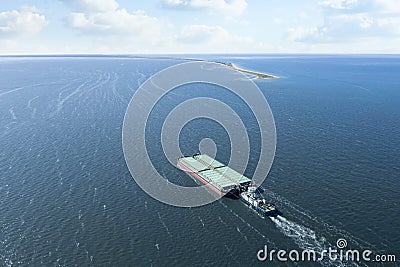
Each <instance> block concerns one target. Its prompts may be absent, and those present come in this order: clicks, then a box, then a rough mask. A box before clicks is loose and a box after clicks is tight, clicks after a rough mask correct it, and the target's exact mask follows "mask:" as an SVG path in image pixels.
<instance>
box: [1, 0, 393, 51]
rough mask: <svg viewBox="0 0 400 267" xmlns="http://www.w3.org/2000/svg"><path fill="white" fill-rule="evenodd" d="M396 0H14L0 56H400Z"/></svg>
mask: <svg viewBox="0 0 400 267" xmlns="http://www.w3.org/2000/svg"><path fill="white" fill-rule="evenodd" d="M399 25H400V0H296V1H294V0H142V1H138V0H136V1H132V0H36V1H35V0H13V1H5V0H2V1H1V2H0V54H3V55H11V54H91V53H94V54H98V53H101V54H140V53H146V54H152V53H158V54H165V53H175V54H179V53H191V54H200V53H356V54H364V53H375V54H381V53H391V54H396V53H400V27H399Z"/></svg>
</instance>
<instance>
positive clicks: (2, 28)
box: [0, 6, 48, 39]
mask: <svg viewBox="0 0 400 267" xmlns="http://www.w3.org/2000/svg"><path fill="white" fill-rule="evenodd" d="M47 23H48V22H47V20H46V18H45V16H44V15H42V14H40V12H39V10H38V9H37V8H35V7H28V6H25V7H22V8H20V9H19V10H11V11H4V12H1V13H0V38H2V39H10V38H19V37H29V36H33V35H35V34H37V33H38V32H40V31H41V30H42V29H43V28H44V27H45V26H46V25H47Z"/></svg>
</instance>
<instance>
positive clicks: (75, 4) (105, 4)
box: [61, 0, 119, 12]
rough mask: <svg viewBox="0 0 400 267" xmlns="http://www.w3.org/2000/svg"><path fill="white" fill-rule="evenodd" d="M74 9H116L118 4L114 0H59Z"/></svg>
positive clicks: (94, 10) (87, 10) (91, 10)
mask: <svg viewBox="0 0 400 267" xmlns="http://www.w3.org/2000/svg"><path fill="white" fill-rule="evenodd" d="M61 1H62V2H64V3H65V4H66V5H67V6H69V7H70V8H72V9H73V10H75V11H82V12H106V11H113V10H116V9H117V8H118V7H119V5H118V3H117V2H116V1H115V0H61Z"/></svg>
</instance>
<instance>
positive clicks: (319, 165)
mask: <svg viewBox="0 0 400 267" xmlns="http://www.w3.org/2000/svg"><path fill="white" fill-rule="evenodd" d="M182 57H190V58H200V59H206V60H212V61H223V62H232V63H234V64H236V65H237V66H240V67H242V68H245V69H249V70H254V71H259V72H264V73H270V74H274V75H277V76H279V78H278V79H267V80H255V83H256V84H257V85H258V87H259V88H260V90H261V91H262V93H263V94H264V95H265V97H266V99H267V100H268V103H269V105H270V107H271V110H272V113H273V115H274V118H275V124H276V130H277V148H276V155H275V160H274V163H273V166H272V169H271V171H270V173H269V175H268V177H267V179H266V180H265V181H264V183H263V187H264V188H265V193H266V195H267V196H268V198H269V200H270V201H271V202H273V203H275V205H276V206H277V207H278V208H279V210H280V211H281V212H282V213H283V215H282V216H281V217H280V218H274V219H270V218H264V217H262V216H260V215H258V214H257V213H255V212H254V211H253V210H252V209H250V208H249V207H247V206H246V205H244V204H243V203H241V202H240V201H238V200H234V199H228V198H223V199H220V200H218V201H216V202H214V203H212V204H209V205H206V206H202V207H197V208H178V207H173V206H169V205H166V204H163V203H161V202H159V201H157V200H155V199H153V198H152V197H150V196H149V195H147V194H146V193H145V192H144V191H143V190H142V189H141V188H140V187H139V186H138V185H137V184H136V183H135V181H134V179H132V177H131V174H130V172H129V170H128V168H127V166H126V163H125V159H124V154H123V150H122V140H121V139H122V137H121V136H122V123H123V119H124V114H125V110H126V108H127V106H128V103H129V101H130V99H131V97H132V96H133V94H134V93H135V91H136V90H137V89H138V87H139V86H140V85H141V84H143V83H144V82H145V81H146V80H147V79H148V78H149V77H151V76H152V75H154V74H155V73H157V72H159V71H161V70H163V69H165V68H167V67H170V66H173V65H176V64H179V63H182V62H184V61H183V60H179V59H176V60H173V59H168V60H167V59H160V58H158V59H157V58H154V59H145V58H132V57H128V56H118V57H112V56H104V57H102V56H68V57H63V56H53V57H50V56H48V57H39V56H35V57H0V266H321V265H324V266H357V265H359V266H398V265H399V258H400V223H399V222H400V182H399V179H400V78H399V77H400V76H399V73H400V56H397V55H189V56H186V55H183V56H182ZM199 96H205V97H212V98H216V99H218V100H220V101H225V102H226V104H228V105H229V106H231V107H232V108H233V109H234V110H235V111H236V112H237V113H239V116H240V118H242V120H243V121H244V124H245V126H246V129H247V130H248V134H249V137H250V143H251V147H252V149H251V152H252V154H251V156H250V160H249V163H248V167H247V169H246V172H245V174H246V175H247V176H249V177H251V175H252V173H253V172H254V169H255V166H256V165H257V164H258V154H257V153H258V152H257V151H258V150H257V149H258V148H259V146H260V137H259V129H258V128H257V122H256V121H255V119H254V116H252V114H251V111H250V110H248V109H246V108H245V107H243V103H242V102H241V101H240V99H237V98H235V96H233V95H231V94H228V93H227V92H226V91H224V90H218V88H216V87H212V86H210V87H207V86H202V87H199V86H193V87H190V86H186V87H185V88H184V89H182V88H178V89H177V90H176V91H174V92H173V93H172V92H171V94H167V95H166V96H165V97H164V98H163V99H161V100H160V103H159V105H158V106H156V107H155V110H154V112H153V113H152V114H153V116H151V117H150V118H149V123H148V126H147V127H148V128H147V132H148V133H149V134H148V136H147V138H148V140H147V146H148V151H149V156H150V158H151V159H152V160H153V162H154V166H155V167H157V169H158V170H159V172H160V173H161V174H162V175H163V176H164V177H165V178H166V179H169V180H170V181H173V182H174V183H177V184H181V185H190V184H193V183H194V182H193V181H192V180H191V179H190V177H189V176H188V175H187V174H185V173H183V172H182V171H180V170H178V169H176V168H175V166H173V165H171V164H169V162H168V161H167V160H166V158H165V157H164V155H163V151H162V146H161V144H160V141H159V140H160V132H161V127H162V123H163V119H165V116H166V115H167V114H168V112H169V111H170V110H171V109H172V108H173V107H174V106H176V105H177V104H179V102H180V101H184V100H186V99H189V98H192V97H199ZM203 138H210V139H213V140H214V142H215V144H216V146H217V149H218V151H217V156H216V157H217V159H218V160H219V161H222V162H224V163H227V162H228V161H229V156H230V147H229V138H228V135H227V133H226V132H225V131H224V129H223V128H222V127H221V126H220V125H219V124H218V123H215V122H213V121H211V120H206V119H197V120H194V121H192V122H190V123H188V124H187V125H186V126H185V127H184V128H183V129H182V132H181V135H180V143H181V149H182V152H184V153H185V154H187V155H190V154H194V153H196V152H198V149H199V147H198V145H199V142H200V140H202V139H203ZM261 164H262V163H261ZM338 239H345V240H346V242H347V246H346V248H348V249H354V250H359V251H363V250H371V251H372V252H373V254H372V255H389V254H390V255H396V256H397V257H396V258H397V262H392V263H378V262H365V261H361V262H354V261H346V260H340V259H336V260H331V259H327V258H325V259H323V260H322V261H320V262H296V261H290V260H289V261H286V262H280V261H278V260H277V259H276V258H275V260H274V261H272V262H271V261H268V260H267V261H260V260H259V259H258V258H257V252H258V251H259V250H260V249H263V248H264V246H267V247H268V249H269V250H272V249H274V250H286V251H290V250H298V251H302V250H305V249H310V250H315V251H317V252H321V251H322V250H324V249H328V248H330V247H332V248H335V247H336V242H337V240H338Z"/></svg>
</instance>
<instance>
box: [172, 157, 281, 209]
mask: <svg viewBox="0 0 400 267" xmlns="http://www.w3.org/2000/svg"><path fill="white" fill-rule="evenodd" d="M177 166H178V167H179V168H180V169H181V170H183V171H185V172H186V173H187V174H189V175H190V176H191V177H193V178H194V179H195V180H196V181H198V182H200V183H202V184H204V185H206V186H207V187H208V188H210V189H211V190H212V191H214V192H215V193H216V194H218V195H219V196H227V197H232V196H234V197H235V198H240V199H241V200H242V201H243V202H244V203H245V204H247V205H249V206H250V207H251V208H252V209H254V210H255V211H257V212H258V213H260V214H262V215H265V216H276V215H279V214H280V212H279V211H278V210H277V209H276V207H275V205H274V204H272V203H269V202H267V201H266V199H265V198H264V196H263V195H262V194H261V193H260V190H259V189H258V188H257V187H256V186H254V185H253V184H252V182H251V180H250V179H249V178H247V177H246V176H244V175H242V174H240V173H238V172H237V171H235V170H233V169H231V168H229V167H228V166H226V165H224V164H222V163H221V162H219V161H217V160H215V159H213V158H212V157H210V156H208V155H205V154H196V155H193V156H189V157H181V158H179V159H178V163H177Z"/></svg>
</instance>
